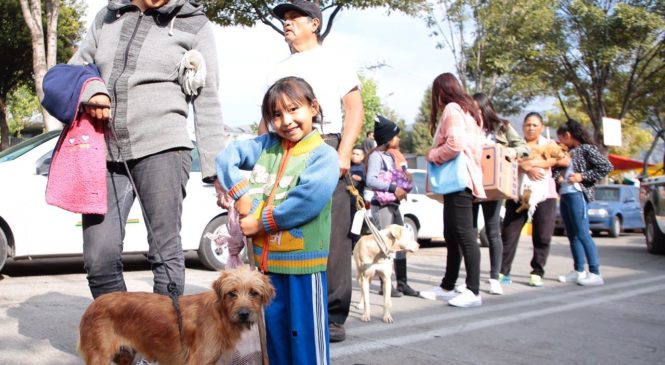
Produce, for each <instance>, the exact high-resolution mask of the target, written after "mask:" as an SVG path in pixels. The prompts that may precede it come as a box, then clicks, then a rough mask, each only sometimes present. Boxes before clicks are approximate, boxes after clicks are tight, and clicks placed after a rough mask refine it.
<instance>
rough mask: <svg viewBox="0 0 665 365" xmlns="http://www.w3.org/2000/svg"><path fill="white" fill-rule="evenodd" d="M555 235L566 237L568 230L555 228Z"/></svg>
mask: <svg viewBox="0 0 665 365" xmlns="http://www.w3.org/2000/svg"><path fill="white" fill-rule="evenodd" d="M554 235H555V236H565V235H566V230H565V229H563V228H555V229H554Z"/></svg>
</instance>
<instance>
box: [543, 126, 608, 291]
mask: <svg viewBox="0 0 665 365" xmlns="http://www.w3.org/2000/svg"><path fill="white" fill-rule="evenodd" d="M556 134H557V136H558V137H559V142H560V143H562V144H564V145H566V146H567V147H568V148H569V150H570V155H571V158H570V160H566V161H565V162H564V163H563V164H562V166H563V167H562V168H559V169H556V170H555V172H554V178H555V179H556V181H557V183H559V194H560V195H561V203H560V210H561V219H562V220H563V224H564V226H565V227H566V235H567V236H568V241H570V251H571V252H572V254H573V271H571V272H570V273H569V274H567V275H563V276H559V281H561V282H563V283H570V282H577V284H579V285H583V286H597V285H603V284H604V281H603V278H602V276H600V264H599V263H598V251H597V249H596V243H595V242H594V241H593V239H592V238H591V234H590V233H589V215H588V213H587V202H589V201H592V200H593V199H594V196H593V187H594V185H596V183H597V182H598V181H599V180H600V179H602V178H603V177H605V176H607V174H609V173H610V172H611V171H612V169H613V168H612V164H611V163H610V161H609V160H608V159H607V157H605V156H604V155H603V154H602V153H600V151H598V148H597V147H596V144H595V143H593V140H592V139H591V137H590V136H589V134H588V132H587V131H586V130H585V129H584V127H583V126H582V125H581V124H580V123H579V122H577V121H576V120H573V119H568V121H567V122H566V123H565V124H564V125H562V126H561V127H559V129H557V131H556ZM585 257H586V261H588V263H589V272H586V271H585V270H584V261H585Z"/></svg>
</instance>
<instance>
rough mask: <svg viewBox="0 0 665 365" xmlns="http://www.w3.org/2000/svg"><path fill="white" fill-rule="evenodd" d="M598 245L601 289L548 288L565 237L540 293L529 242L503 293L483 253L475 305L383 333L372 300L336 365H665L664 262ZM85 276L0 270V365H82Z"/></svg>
mask: <svg viewBox="0 0 665 365" xmlns="http://www.w3.org/2000/svg"><path fill="white" fill-rule="evenodd" d="M596 242H597V243H598V246H599V252H600V259H601V270H602V273H603V276H604V277H605V281H606V285H605V286H602V287H596V288H583V287H578V286H576V285H570V284H568V285H566V284H560V283H558V282H556V281H555V278H556V276H557V275H559V274H563V273H566V272H568V271H570V269H571V267H572V259H571V258H570V253H569V249H568V245H567V240H566V239H565V238H564V237H555V238H554V242H553V245H552V252H551V256H550V260H549V262H548V265H547V269H548V272H547V273H546V275H545V279H546V280H545V287H544V288H531V287H529V286H527V285H526V283H527V282H528V274H529V260H530V255H531V249H530V238H529V237H525V238H522V241H521V242H520V247H519V249H518V254H517V257H516V259H515V262H514V268H513V279H514V281H515V282H514V283H513V284H512V285H510V286H507V287H505V292H506V293H505V295H503V296H492V295H490V294H487V289H488V286H487V271H488V261H489V259H488V257H489V254H488V252H487V250H488V249H487V248H483V249H482V268H483V271H482V283H481V292H482V295H483V306H482V307H479V308H473V309H459V308H453V307H448V306H446V305H445V304H444V303H443V302H432V301H427V300H424V299H419V298H410V297H403V298H396V299H394V300H393V311H392V312H393V317H394V319H395V323H394V324H384V323H382V322H381V321H380V316H381V308H380V303H381V298H380V297H379V296H378V295H376V294H373V295H372V298H371V300H372V304H373V311H372V314H373V318H372V322H371V323H363V322H361V321H360V319H359V318H360V313H359V311H358V310H357V309H355V307H354V308H352V313H351V315H350V318H349V320H348V321H347V333H348V339H347V340H346V341H344V342H342V343H337V344H332V363H333V364H377V365H379V364H381V365H384V364H400V365H405V364H534V363H538V364H631V365H632V364H665V256H654V255H649V254H648V253H646V250H645V247H644V237H643V236H642V235H638V234H630V235H624V236H622V237H620V238H619V239H610V238H596ZM445 251H446V249H445V247H442V246H436V245H435V246H430V247H424V248H423V249H421V250H420V251H419V252H418V253H417V254H414V255H411V256H410V257H409V277H410V281H411V285H412V286H413V287H415V288H416V289H419V290H423V289H427V288H429V287H431V286H432V285H436V284H438V282H439V281H440V279H441V275H442V273H443V263H444V262H445ZM143 261H144V260H143V258H142V257H141V256H133V257H128V258H127V260H126V265H127V266H126V267H127V270H128V272H127V275H126V278H127V285H128V287H129V289H130V290H135V291H138V290H142V291H150V290H151V287H152V274H151V272H150V271H148V270H147V266H146V265H145V264H144V262H143ZM187 265H188V269H187V288H186V292H187V293H194V292H199V291H202V290H206V288H207V287H208V286H209V285H210V283H211V282H212V280H213V279H214V278H215V277H216V273H214V272H209V271H206V270H205V269H203V268H202V267H201V265H200V264H198V262H197V261H196V259H195V258H194V257H191V258H190V259H188V262H187ZM81 268H82V263H81V260H80V259H58V260H35V261H32V262H25V261H24V262H10V263H8V264H7V266H6V267H5V269H3V272H2V273H3V274H4V277H3V280H1V281H0V364H2V365H13V364H49V365H51V364H54V365H55V364H68V365H69V364H81V360H80V359H79V358H78V357H77V355H76V351H75V343H76V337H77V332H76V328H77V325H78V320H79V318H80V316H81V314H82V313H83V311H84V310H85V308H86V307H87V305H88V304H90V302H91V299H90V296H89V292H88V289H87V286H86V282H85V276H84V274H82V270H81ZM462 274H463V273H462ZM354 286H355V283H354ZM377 288H378V287H377V286H376V285H374V286H373V292H374V293H375V292H376V289H377ZM357 299H358V291H357V287H355V288H354V293H353V300H354V302H355V301H357Z"/></svg>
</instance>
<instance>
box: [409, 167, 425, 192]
mask: <svg viewBox="0 0 665 365" xmlns="http://www.w3.org/2000/svg"><path fill="white" fill-rule="evenodd" d="M411 176H412V177H413V191H411V192H412V193H414V194H425V174H424V173H422V172H412V173H411Z"/></svg>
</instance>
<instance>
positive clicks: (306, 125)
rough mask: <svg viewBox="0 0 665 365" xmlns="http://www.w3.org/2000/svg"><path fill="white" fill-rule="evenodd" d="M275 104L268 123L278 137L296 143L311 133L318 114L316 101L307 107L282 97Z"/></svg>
mask: <svg viewBox="0 0 665 365" xmlns="http://www.w3.org/2000/svg"><path fill="white" fill-rule="evenodd" d="M276 104H277V105H275V109H274V110H273V118H272V120H271V121H270V123H271V124H272V127H273V128H274V129H275V132H276V133H277V134H278V135H279V136H280V137H282V138H284V139H286V140H287V141H290V142H298V141H300V140H301V139H303V137H305V136H306V135H308V134H310V133H311V132H312V129H313V127H312V121H313V119H314V117H316V115H317V114H318V113H319V104H318V103H317V101H316V99H315V100H314V102H313V103H312V104H311V105H307V104H298V103H296V102H294V101H292V100H290V99H288V98H287V97H284V98H282V100H281V101H280V102H278V103H276Z"/></svg>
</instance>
